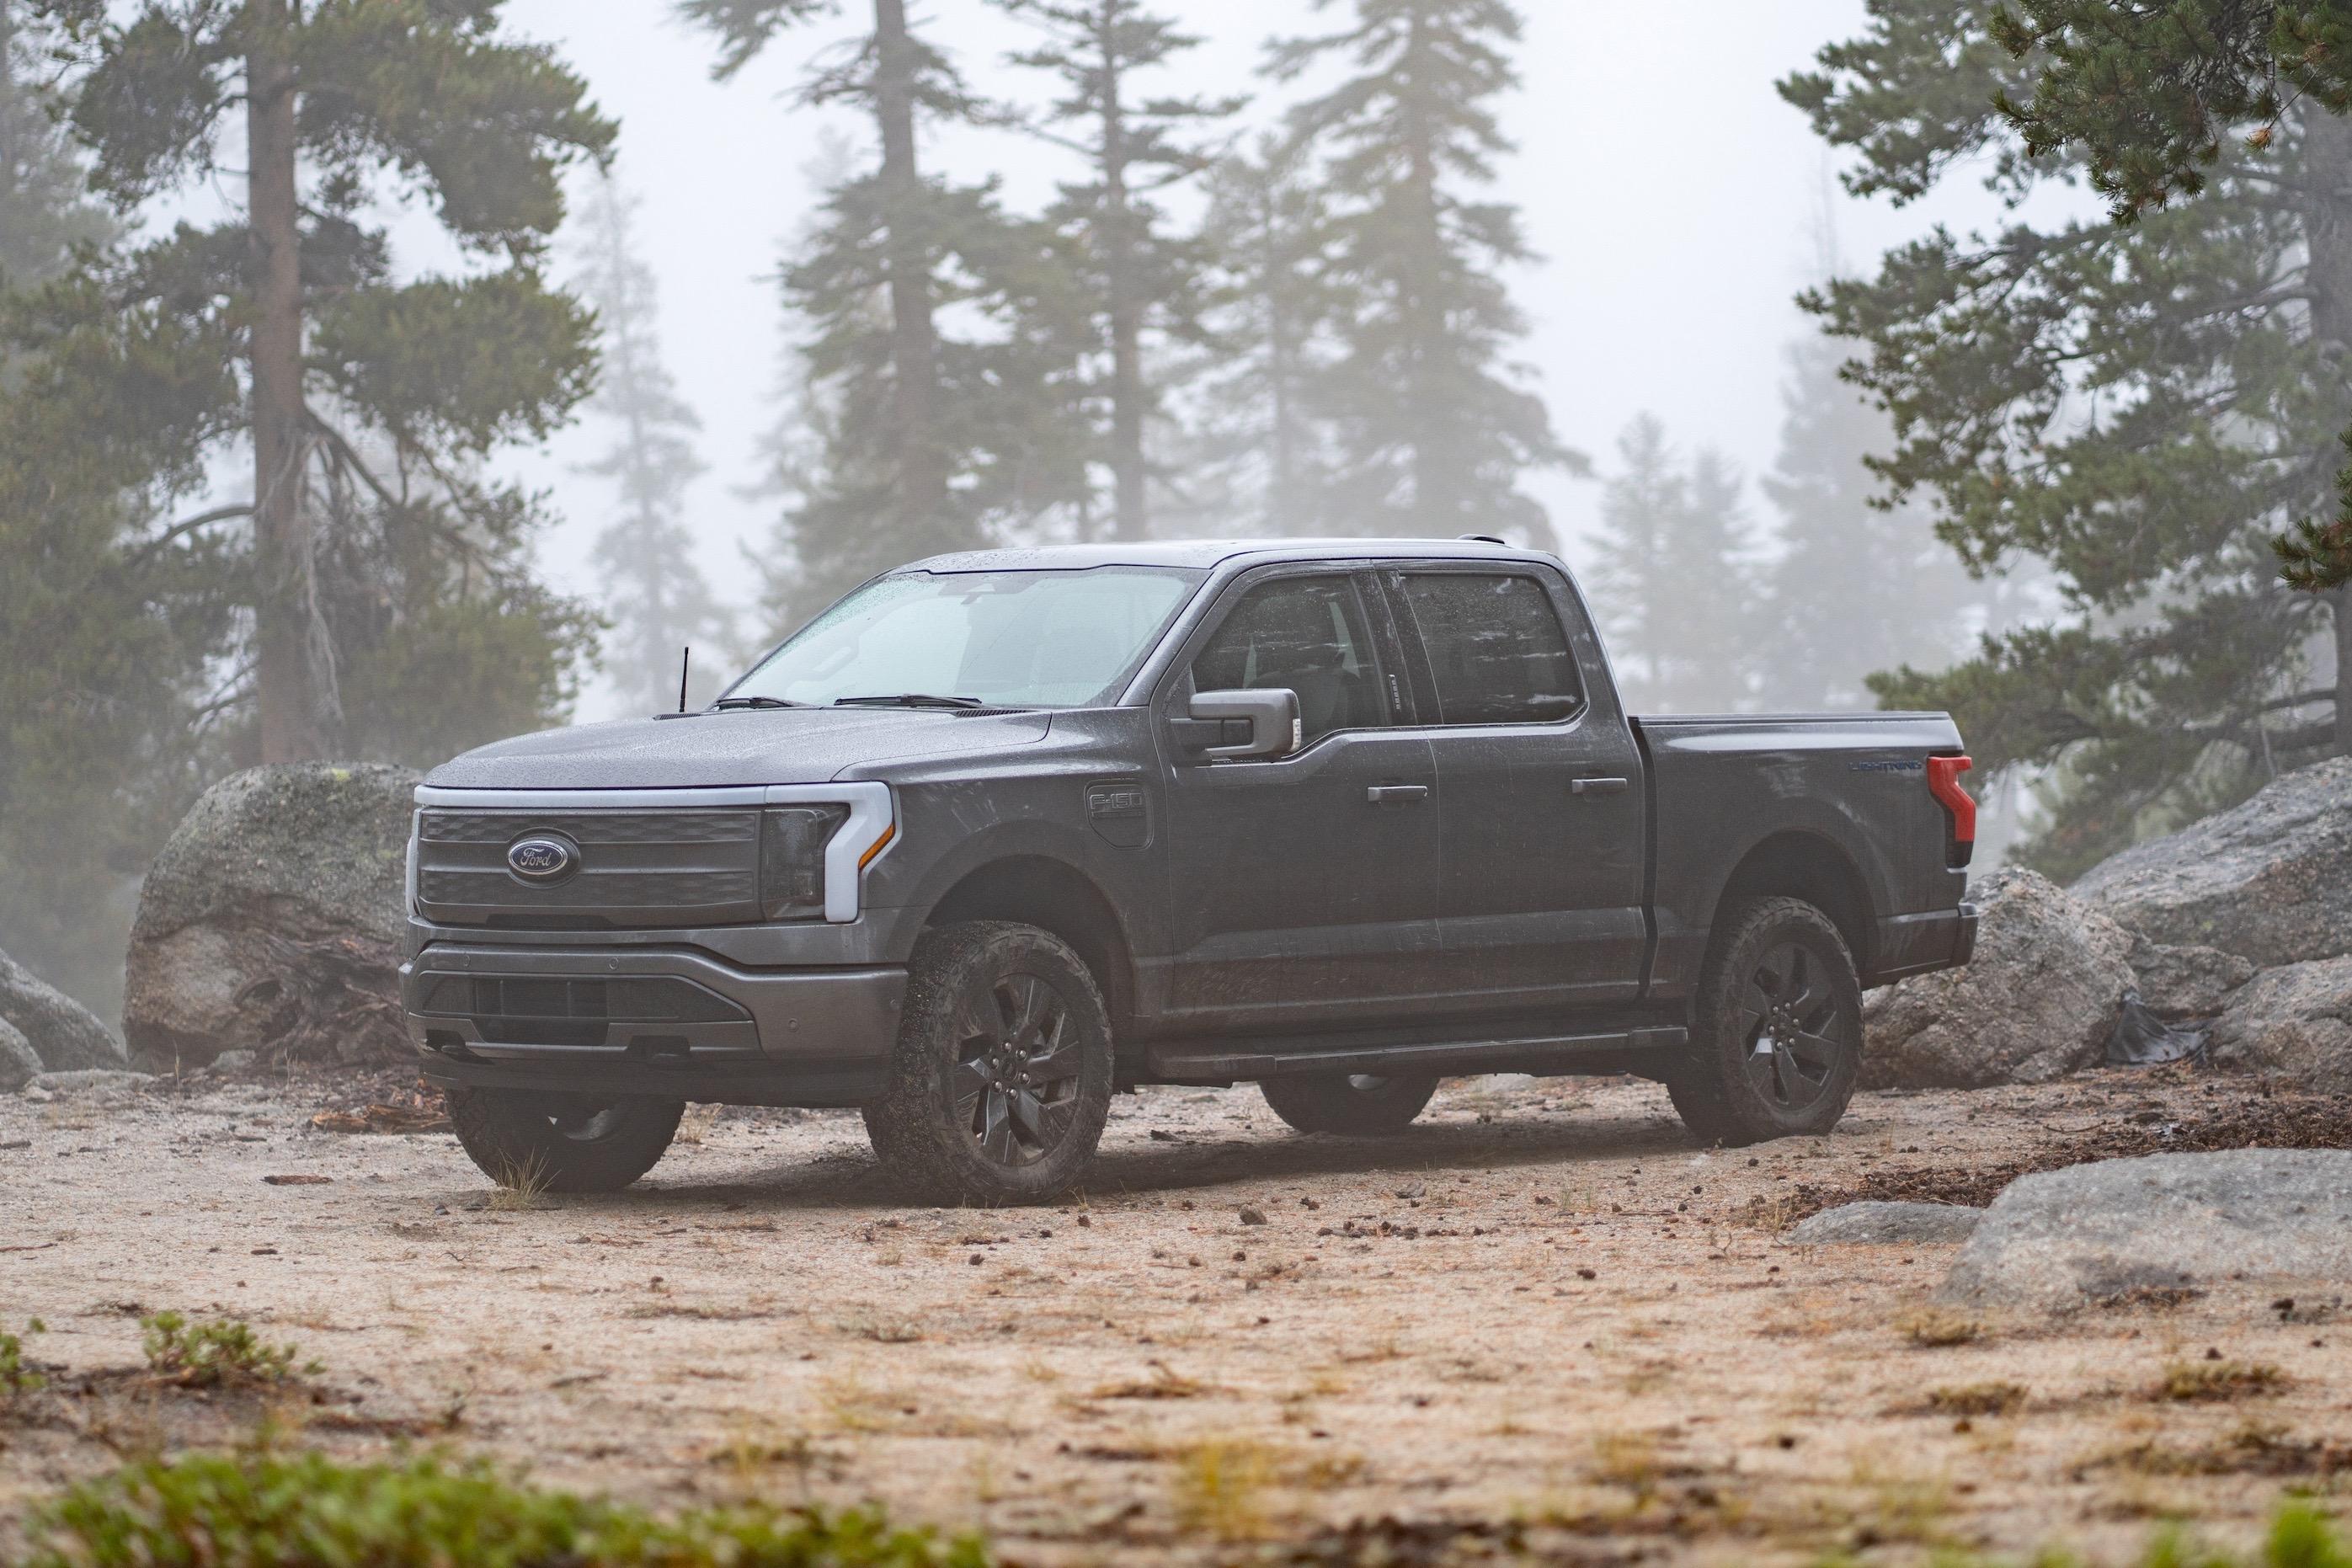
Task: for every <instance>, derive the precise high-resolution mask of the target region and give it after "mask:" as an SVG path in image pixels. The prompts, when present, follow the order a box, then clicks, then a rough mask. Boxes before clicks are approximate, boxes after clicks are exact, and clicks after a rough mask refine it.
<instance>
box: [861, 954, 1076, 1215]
mask: <svg viewBox="0 0 2352 1568" xmlns="http://www.w3.org/2000/svg"><path fill="white" fill-rule="evenodd" d="M908 968H909V974H908V985H907V1004H906V1010H905V1012H904V1013H903V1014H902V1015H901V1016H900V1020H899V1026H898V1046H897V1048H896V1050H895V1052H894V1054H893V1056H892V1058H891V1061H890V1068H889V1077H888V1082H887V1088H886V1089H885V1091H884V1093H883V1095H882V1097H881V1098H880V1099H879V1100H876V1101H874V1102H873V1103H871V1104H869V1105H868V1106H866V1136H867V1138H868V1139H869V1140H871V1141H872V1142H873V1145H874V1152H875V1153H876V1154H877V1155H878V1156H879V1157H880V1158H881V1161H882V1163H883V1165H884V1167H885V1168H886V1169H887V1170H888V1171H889V1173H890V1174H891V1176H892V1177H893V1178H894V1179H895V1181H896V1182H897V1183H898V1185H899V1186H900V1187H901V1188H902V1189H903V1190H905V1191H906V1192H907V1193H908V1194H909V1195H911V1196H915V1197H919V1198H922V1199H926V1200H929V1201H931V1202H936V1203H950V1204H952V1203H972V1204H1026V1203H1043V1202H1045V1201H1047V1200H1050V1199H1052V1198H1055V1197H1058V1196H1060V1195H1061V1194H1064V1193H1066V1192H1067V1191H1069V1189H1070V1188H1071V1187H1072V1186H1073V1185H1074V1184H1076V1182H1077V1181H1078V1179H1079V1178H1080V1177H1081V1176H1082V1175H1083V1174H1084V1173H1085V1172H1086V1169H1087V1164H1088V1163H1089V1162H1090V1161H1092V1160H1093V1158H1094V1152H1095V1146H1096V1145H1097V1143H1099V1142H1101V1141H1102V1131H1103V1123H1104V1121H1106V1120H1108V1117H1109V1115H1110V1097H1111V1037H1110V1009H1109V1008H1108V1007H1107V1006H1105V1005H1104V1004H1103V997H1102V990H1101V987H1100V986H1098V985H1097V984H1096V981H1095V977H1094V975H1093V974H1092V973H1090V972H1089V971H1088V970H1087V965H1086V962H1085V961H1084V960H1083V959H1081V958H1079V956H1078V955H1077V953H1076V952H1073V951H1072V950H1071V948H1070V945H1069V944H1068V943H1067V942H1064V941H1063V940H1062V939H1061V938H1059V937H1057V936H1055V935H1054V934H1053V933H1052V932H1051V931H1044V930H1041V929H1039V928H1038V927H1036V926H1031V925H1019V924H1015V923H1014V922H1013V921H965V922H963V923H961V924H958V925H949V926H940V927H937V928H935V929H933V930H931V931H926V932H924V933H923V937H922V940H921V941H920V942H917V943H916V944H915V956H914V960H913V962H912V963H911V964H910V965H909V966H908Z"/></svg>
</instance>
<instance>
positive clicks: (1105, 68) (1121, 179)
mask: <svg viewBox="0 0 2352 1568" xmlns="http://www.w3.org/2000/svg"><path fill="white" fill-rule="evenodd" d="M1111 20H1112V18H1111V15H1110V8H1109V7H1108V5H1106V6H1104V7H1103V8H1102V9H1101V10H1100V11H1098V12H1097V32H1096V39H1095V42H1096V47H1097V51H1098V53H1099V55H1100V61H1099V65H1100V68H1101V70H1102V89H1101V90H1102V120H1103V139H1102V175H1103V230H1104V233H1103V267H1104V271H1105V275H1106V281H1107V283H1108V289H1109V294H1110V301H1109V303H1110V468H1111V480H1112V486H1113V493H1114V505H1113V508H1112V519H1111V534H1112V537H1114V538H1118V539H1142V538H1144V537H1146V536H1147V535H1149V534H1150V517H1149V516H1148V514H1147V508H1148V507H1149V504H1150V501H1149V493H1148V490H1147V488H1146V484H1147V480H1148V479H1149V478H1150V470H1149V469H1147V468H1145V466H1144V459H1143V400H1144V389H1143V309H1142V306H1141V303H1140V302H1139V300H1138V298H1137V289H1136V279H1135V228H1134V221H1133V220H1134V214H1133V212H1132V211H1131V210H1130V209H1129V203H1128V191H1127V161H1128V160H1127V119H1126V106H1125V105H1124V104H1123V103H1121V102H1120V101H1119V94H1120V93H1121V92H1122V91H1124V90H1125V89H1124V86H1123V85H1122V83H1121V82H1120V80H1119V71H1118V67H1119V58H1118V41H1117V39H1116V38H1114V37H1112V30H1111V25H1110V24H1111Z"/></svg>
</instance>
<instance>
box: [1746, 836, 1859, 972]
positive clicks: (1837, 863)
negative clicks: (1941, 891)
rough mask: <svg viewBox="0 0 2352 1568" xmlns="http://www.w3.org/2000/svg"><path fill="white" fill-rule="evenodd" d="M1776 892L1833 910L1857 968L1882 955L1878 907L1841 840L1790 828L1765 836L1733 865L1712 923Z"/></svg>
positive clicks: (1834, 922)
mask: <svg viewBox="0 0 2352 1568" xmlns="http://www.w3.org/2000/svg"><path fill="white" fill-rule="evenodd" d="M1770 898H1791V899H1802V900H1805V902H1807V903H1809V904H1811V905H1812V906H1813V907H1814V908H1815V909H1817V910H1821V911H1822V913H1823V914H1824V915H1827V916H1828V917H1829V920H1830V923H1831V924H1832V925H1833V926H1835V927H1837V930H1838V935H1840V936H1842V937H1843V938H1844V939H1845V945H1846V951H1847V952H1850V953H1852V954H1853V966H1854V972H1855V973H1857V974H1860V975H1868V974H1869V973H1871V968H1872V966H1873V964H1874V963H1876V962H1877V957H1878V954H1877V946H1878V913H1877V910H1876V907H1875V905H1874V903H1873V902H1872V900H1871V897H1870V884H1869V883H1868V882H1867V881H1865V880H1864V878H1863V875H1862V870H1861V868H1859V867H1857V866H1856V865H1855V864H1854V863H1853V857H1852V856H1850V855H1848V854H1847V853H1846V852H1845V850H1844V849H1843V847H1841V846H1839V845H1838V844H1837V842H1836V841H1835V840H1833V839H1830V838H1825V837H1822V835H1820V834H1818V833H1811V832H1807V831H1805V830H1804V829H1802V828H1787V829H1783V830H1782V831H1780V832H1778V833H1774V834H1771V835H1769V837H1765V838H1764V839H1762V840H1761V841H1759V843H1758V844H1757V845H1756V846H1755V847H1753V848H1751V849H1749V850H1748V853H1747V854H1746V855H1744V856H1742V857H1740V859H1739V863H1738V865H1737V866H1735V867H1733V868H1732V871H1731V876H1730V878H1729V879H1727V881H1726V882H1725V883H1724V885H1723V890H1722V891H1721V892H1720V893H1718V894H1717V896H1716V900H1715V908H1714V910H1712V911H1711V912H1710V914H1709V917H1708V923H1709V926H1710V927H1711V928H1712V927H1714V926H1716V925H1718V924H1719V923H1720V922H1721V921H1722V919H1723V911H1724V910H1727V909H1728V908H1730V907H1731V905H1732V904H1733V903H1734V902H1735V901H1736V900H1741V899H1770Z"/></svg>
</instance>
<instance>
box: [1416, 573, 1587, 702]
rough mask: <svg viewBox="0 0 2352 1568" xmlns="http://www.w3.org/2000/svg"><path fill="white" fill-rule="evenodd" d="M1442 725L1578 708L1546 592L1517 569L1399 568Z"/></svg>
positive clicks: (1572, 667)
mask: <svg viewBox="0 0 2352 1568" xmlns="http://www.w3.org/2000/svg"><path fill="white" fill-rule="evenodd" d="M1397 584H1398V586H1399V587H1400V588H1401V589H1402V592H1403V595H1404V602H1405V605H1406V607H1407V608H1408V609H1409V610H1410V611H1411V612H1412V619H1413V625H1414V626H1415V627H1416V628H1418V630H1419V631H1420V633H1421V644H1422V647H1423V648H1425V649H1427V650H1428V654H1429V668H1430V674H1431V677H1432V678H1433V680H1434V681H1435V684H1436V688H1437V708H1438V722H1439V723H1441V724H1542V723H1551V722H1554V721H1559V720H1562V719H1566V718H1569V717H1570V716H1572V715H1574V714H1575V713H1577V712H1579V711H1580V710H1582V709H1583V707H1584V685H1583V682H1582V680H1580V679H1579V677H1578V675H1577V669H1576V656H1575V654H1574V653H1572V652H1571V651H1570V648H1569V646H1568V635H1567V633H1566V632H1564V631H1563V630H1561V628H1560V624H1559V614H1558V613H1557V612H1556V611H1555V610H1554V609H1553V608H1552V603H1551V596H1550V595H1549V594H1547V593H1545V592H1544V587H1543V584H1541V583H1539V582H1538V581H1537V580H1536V579H1535V578H1533V577H1529V576H1525V575H1522V574H1517V573H1512V574H1484V573H1470V572H1423V573H1412V572H1407V573H1401V574H1398V576H1397Z"/></svg>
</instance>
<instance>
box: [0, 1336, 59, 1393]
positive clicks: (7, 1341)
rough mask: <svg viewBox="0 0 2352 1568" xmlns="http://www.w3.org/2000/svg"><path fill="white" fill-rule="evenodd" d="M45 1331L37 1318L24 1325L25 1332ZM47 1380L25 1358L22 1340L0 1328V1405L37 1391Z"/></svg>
mask: <svg viewBox="0 0 2352 1568" xmlns="http://www.w3.org/2000/svg"><path fill="white" fill-rule="evenodd" d="M45 1331H46V1330H45V1329H44V1328H43V1326H42V1323H41V1320H40V1319H38V1318H35V1319H34V1320H33V1321H30V1322H28V1323H26V1325H25V1332H26V1333H27V1334H37V1333H42V1332H45ZM48 1381H49V1380H48V1379H47V1378H45V1377H43V1376H42V1375H41V1374H40V1373H37V1372H35V1371H34V1370H33V1367H32V1363H29V1362H27V1361H26V1359H25V1342H24V1340H23V1339H22V1338H21V1337H19V1336H17V1335H16V1334H12V1333H9V1332H7V1331H5V1330H0V1405H5V1404H10V1403H13V1402H15V1401H16V1400H18V1399H21V1398H23V1397H24V1396H25V1395H26V1394H34V1393H37V1392H38V1391H39V1390H41V1389H43V1388H46V1387H47V1386H48Z"/></svg>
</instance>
